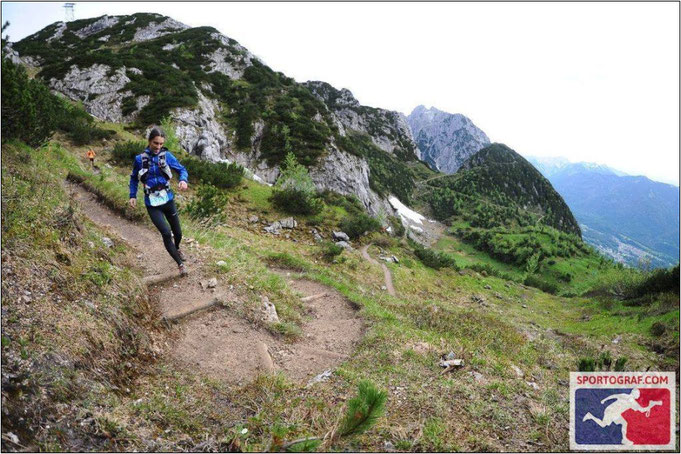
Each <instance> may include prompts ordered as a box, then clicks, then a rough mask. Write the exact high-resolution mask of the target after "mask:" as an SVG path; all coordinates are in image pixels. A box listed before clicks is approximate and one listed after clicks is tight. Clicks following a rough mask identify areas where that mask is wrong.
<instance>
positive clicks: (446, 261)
mask: <svg viewBox="0 0 681 454" xmlns="http://www.w3.org/2000/svg"><path fill="white" fill-rule="evenodd" d="M414 254H416V257H418V258H419V260H421V262H422V263H423V264H424V265H426V266H427V267H430V268H433V269H436V270H439V269H440V268H447V267H449V268H454V269H455V270H457V271H458V270H459V267H458V266H457V264H456V261H455V260H454V257H452V256H451V255H449V254H447V253H445V252H439V251H434V250H432V249H426V248H424V247H416V248H415V249H414Z"/></svg>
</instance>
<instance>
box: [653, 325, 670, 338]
mask: <svg viewBox="0 0 681 454" xmlns="http://www.w3.org/2000/svg"><path fill="white" fill-rule="evenodd" d="M666 330H667V327H666V326H665V324H664V323H662V322H655V323H653V326H651V327H650V334H652V335H653V336H655V337H660V336H662V335H663V334H664V332H665V331H666Z"/></svg>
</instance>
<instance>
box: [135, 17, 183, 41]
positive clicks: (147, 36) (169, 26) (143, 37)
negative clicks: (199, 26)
mask: <svg viewBox="0 0 681 454" xmlns="http://www.w3.org/2000/svg"><path fill="white" fill-rule="evenodd" d="M188 28H189V26H188V25H185V24H183V23H181V22H178V21H176V20H175V19H171V18H169V17H167V18H166V19H165V20H164V21H163V22H150V23H149V24H148V25H146V26H145V27H141V28H138V29H137V31H136V32H135V37H134V38H133V39H132V40H133V41H135V42H137V43H139V42H142V41H149V40H151V39H156V38H159V37H161V36H164V35H167V34H169V33H173V32H176V31H179V30H186V29H188Z"/></svg>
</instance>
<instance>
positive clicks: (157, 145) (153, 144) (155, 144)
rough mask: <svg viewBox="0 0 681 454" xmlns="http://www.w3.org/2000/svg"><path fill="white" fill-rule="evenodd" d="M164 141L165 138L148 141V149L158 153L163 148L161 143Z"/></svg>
mask: <svg viewBox="0 0 681 454" xmlns="http://www.w3.org/2000/svg"><path fill="white" fill-rule="evenodd" d="M165 141H166V139H165V138H163V137H161V136H156V137H154V138H153V139H151V140H150V141H149V149H150V150H151V151H152V152H153V153H158V152H159V151H161V147H162V146H163V143H164V142H165Z"/></svg>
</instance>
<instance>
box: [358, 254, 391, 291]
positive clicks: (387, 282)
mask: <svg viewBox="0 0 681 454" xmlns="http://www.w3.org/2000/svg"><path fill="white" fill-rule="evenodd" d="M369 246H371V245H370V244H367V245H366V246H364V247H363V248H362V249H361V251H362V257H364V259H365V260H368V261H369V262H371V263H373V264H374V265H380V266H381V268H383V279H384V280H385V287H386V288H387V289H388V293H389V294H390V295H392V296H396V294H395V287H393V276H392V274H391V273H390V270H389V269H388V267H387V266H386V264H385V263H378V261H376V260H375V259H373V258H372V257H371V256H370V255H369Z"/></svg>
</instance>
